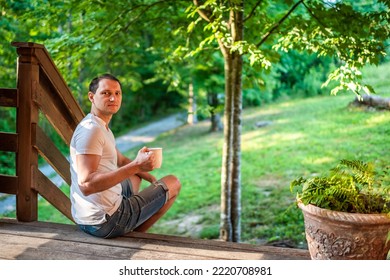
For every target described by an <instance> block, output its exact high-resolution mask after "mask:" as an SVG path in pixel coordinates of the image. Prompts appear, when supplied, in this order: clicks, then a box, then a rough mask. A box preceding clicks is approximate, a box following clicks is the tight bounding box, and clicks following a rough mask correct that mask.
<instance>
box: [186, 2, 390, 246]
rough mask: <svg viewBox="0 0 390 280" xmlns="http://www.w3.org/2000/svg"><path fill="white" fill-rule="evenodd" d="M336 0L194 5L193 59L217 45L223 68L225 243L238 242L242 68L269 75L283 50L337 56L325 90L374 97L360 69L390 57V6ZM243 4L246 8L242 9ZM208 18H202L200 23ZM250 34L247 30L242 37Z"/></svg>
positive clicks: (222, 183)
mask: <svg viewBox="0 0 390 280" xmlns="http://www.w3.org/2000/svg"><path fill="white" fill-rule="evenodd" d="M355 2H356V1H337V0H333V1H331V0H323V1H320V0H299V1H298V0H297V1H291V0H280V1H261V0H259V1H258V0H253V1H250V0H247V1H244V0H230V1H226V0H208V1H204V0H193V6H192V8H191V9H190V11H189V15H190V16H192V17H193V18H194V20H193V22H192V24H191V25H190V27H191V28H189V30H190V32H191V31H192V30H193V29H194V28H196V27H197V25H198V26H199V25H200V28H203V30H205V34H204V38H205V39H203V40H202V42H201V43H200V44H199V47H198V49H197V50H195V51H194V52H192V53H191V55H194V54H196V53H198V52H200V51H202V50H203V49H204V48H205V46H209V45H213V44H216V45H217V46H218V48H219V50H220V51H221V53H222V54H223V57H224V63H225V113H224V125H225V128H224V148H223V159H222V174H221V230H220V235H221V238H223V239H224V240H229V241H237V242H238V241H240V232H241V229H240V215H241V202H240V199H241V198H240V193H241V183H240V179H241V178H240V165H241V162H240V155H241V143H240V135H241V111H242V73H243V67H244V65H245V64H244V63H245V62H247V63H249V65H250V66H253V65H256V64H257V65H260V66H261V68H263V69H264V70H266V69H268V68H269V67H271V65H272V62H276V61H277V58H278V51H280V50H281V51H286V52H288V51H289V50H298V51H304V50H306V51H308V52H309V53H316V54H317V55H318V56H331V57H335V58H337V59H338V60H339V67H338V68H337V69H336V70H335V71H334V72H333V73H331V74H330V75H329V77H328V80H327V82H326V83H325V85H327V84H329V82H330V81H332V80H336V81H338V85H337V86H336V87H335V88H334V89H333V90H332V92H331V93H332V94H336V93H337V92H338V91H340V90H344V89H346V90H351V91H353V92H355V93H356V94H357V95H359V94H360V92H361V91H365V92H368V93H372V92H373V89H372V88H371V87H370V86H369V85H364V84H361V73H360V71H359V68H361V67H362V66H363V65H365V64H367V63H373V64H377V63H378V62H379V58H380V57H381V56H384V55H385V54H386V51H385V40H387V39H388V37H389V15H390V14H389V11H388V8H389V2H390V1H387V0H378V1H374V2H375V5H372V6H360V5H356V3H355ZM244 3H245V6H244ZM202 20H203V21H202ZM244 29H245V30H246V31H247V32H246V33H245V37H244Z"/></svg>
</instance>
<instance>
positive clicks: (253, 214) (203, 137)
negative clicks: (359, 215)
mask: <svg viewBox="0 0 390 280" xmlns="http://www.w3.org/2000/svg"><path fill="white" fill-rule="evenodd" d="M389 67H390V66H388V65H385V66H382V67H381V68H379V69H372V68H371V69H369V70H368V73H369V75H368V78H369V81H370V82H371V83H372V84H373V85H374V86H375V84H378V85H380V86H379V87H378V88H377V93H380V94H382V95H387V92H386V89H387V88H388V87H389V82H388V81H390V79H389V77H388V76H389V74H387V73H390V71H388V70H387V69H388V68H389ZM375 73H377V74H375ZM353 99H354V95H353V94H351V93H348V94H340V95H338V96H322V97H315V98H309V99H299V100H298V99H297V100H289V101H284V102H280V103H276V104H272V105H267V106H263V107H260V108H250V109H245V110H244V111H243V116H242V117H243V121H242V154H241V158H242V166H241V172H242V174H241V184H242V191H241V194H242V241H243V242H248V243H266V242H276V243H284V244H288V245H291V246H294V247H303V248H304V247H306V241H305V238H304V226H303V218H302V214H301V212H300V211H299V210H298V209H297V208H296V207H295V206H294V204H293V202H294V199H295V195H294V194H292V193H290V190H289V184H290V182H291V181H292V180H293V179H295V178H297V177H299V176H305V177H306V176H310V175H314V174H318V173H323V172H326V171H327V170H328V169H329V168H330V167H331V166H334V165H335V163H337V162H338V161H339V160H340V159H343V158H347V159H361V160H363V161H373V162H375V163H376V165H377V166H378V167H384V166H385V165H388V163H389V160H390V158H389V157H390V155H389V153H388V152H387V151H389V149H390V142H389V141H388V139H387V138H388V135H389V133H390V112H389V111H375V110H363V109H358V108H351V107H349V106H348V104H349V102H351V101H352V100H353ZM259 121H269V122H270V125H268V126H265V127H261V128H258V127H256V125H255V124H256V123H257V122H259ZM209 126H210V124H209V122H207V121H206V122H201V123H198V124H196V125H193V126H190V125H187V126H183V127H181V128H179V129H176V130H175V131H172V132H169V133H166V134H164V135H162V136H161V137H159V138H158V139H157V140H156V141H155V142H153V143H150V144H149V145H148V146H150V147H152V146H161V147H163V148H164V162H163V167H162V168H161V169H159V170H155V171H153V174H155V175H156V177H162V176H164V175H167V174H174V175H176V176H177V177H178V178H179V179H180V181H181V183H182V191H181V193H180V196H179V197H178V199H177V201H176V203H175V204H174V206H173V207H172V209H171V210H170V211H169V212H168V213H167V214H166V216H164V217H163V219H161V220H160V221H159V222H158V223H157V224H156V225H155V226H154V227H153V229H152V232H156V233H165V234H175V235H187V236H190V235H191V236H193V235H194V232H195V231H196V235H197V237H199V238H218V235H219V203H220V172H221V161H222V144H223V135H222V133H209ZM137 150H138V149H133V150H131V151H129V152H128V153H127V155H128V156H130V157H134V155H135V154H136V152H137ZM44 203H46V202H44V201H40V206H39V207H40V212H39V213H40V214H39V219H40V220H51V221H59V222H68V221H67V220H66V218H63V217H62V215H61V214H58V215H57V214H53V212H56V210H53V208H52V207H49V206H48V205H47V203H46V205H44ZM57 212H58V211H57ZM41 213H42V214H41ZM43 213H46V214H43ZM191 217H198V218H197V219H190V218H191ZM189 221H192V223H190V222H189ZM183 225H186V226H187V227H184V228H185V230H183ZM191 227H192V229H191ZM199 228H200V229H201V230H200V232H198V231H199Z"/></svg>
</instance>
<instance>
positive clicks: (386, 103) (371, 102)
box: [350, 94, 390, 110]
mask: <svg viewBox="0 0 390 280" xmlns="http://www.w3.org/2000/svg"><path fill="white" fill-rule="evenodd" d="M350 104H351V105H354V106H367V107H372V108H376V109H380V110H390V98H386V97H381V96H376V95H368V94H364V95H362V96H361V97H360V98H358V97H356V98H355V100H354V101H352V102H351V103H350Z"/></svg>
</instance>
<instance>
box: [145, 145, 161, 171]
mask: <svg viewBox="0 0 390 280" xmlns="http://www.w3.org/2000/svg"><path fill="white" fill-rule="evenodd" d="M148 150H149V152H151V153H153V154H154V168H160V167H161V164H162V159H163V157H162V148H148Z"/></svg>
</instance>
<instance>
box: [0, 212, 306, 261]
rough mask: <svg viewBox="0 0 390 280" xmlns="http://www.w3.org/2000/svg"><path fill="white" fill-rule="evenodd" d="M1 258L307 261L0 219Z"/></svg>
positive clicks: (256, 249) (296, 254)
mask: <svg viewBox="0 0 390 280" xmlns="http://www.w3.org/2000/svg"><path fill="white" fill-rule="evenodd" d="M0 247H1V250H0V259H5V260H20V259H23V260H213V259H214V260H216V259H218V260H224V259H226V260H308V259H310V256H309V252H308V251H307V250H301V249H291V248H281V247H273V246H260V245H250V244H243V243H232V242H224V241H216V240H201V239H192V238H187V237H179V236H171V235H159V234H150V233H137V232H133V233H131V234H128V235H126V236H124V237H120V238H115V239H100V238H95V237H92V236H89V235H87V234H85V233H83V232H81V231H80V230H79V229H78V228H77V227H76V226H74V225H66V224H55V223H48V222H28V223H23V222H17V221H16V220H14V219H0Z"/></svg>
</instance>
